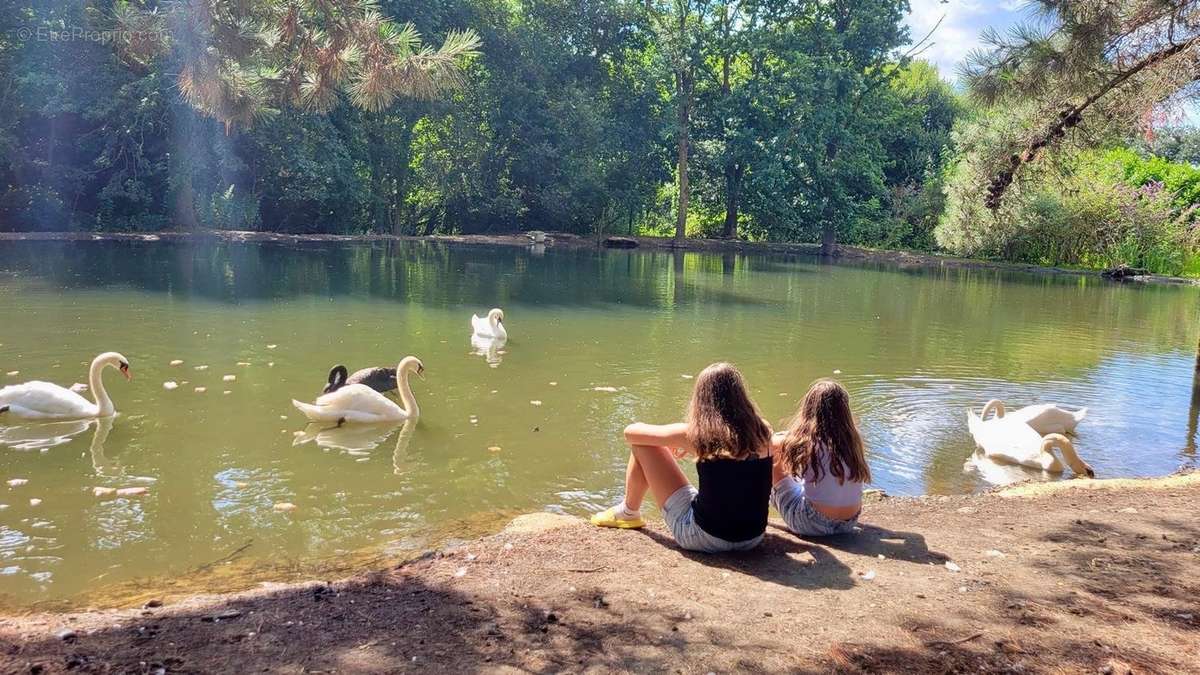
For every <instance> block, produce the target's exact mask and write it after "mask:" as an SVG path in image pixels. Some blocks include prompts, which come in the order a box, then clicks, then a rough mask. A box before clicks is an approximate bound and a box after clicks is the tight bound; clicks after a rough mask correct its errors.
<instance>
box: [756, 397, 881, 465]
mask: <svg viewBox="0 0 1200 675" xmlns="http://www.w3.org/2000/svg"><path fill="white" fill-rule="evenodd" d="M786 434H787V435H786V436H784V439H783V449H782V450H781V452H780V453H779V459H780V461H781V462H782V463H783V468H784V470H785V471H787V472H788V473H790V474H792V475H800V474H802V473H804V471H805V470H806V469H807V470H810V471H811V472H812V478H813V480H814V481H820V480H821V478H822V477H823V476H824V475H825V465H828V466H829V473H831V474H832V475H833V477H834V478H837V479H838V483H844V482H846V481H847V480H849V481H853V482H856V483H869V482H871V469H870V467H868V466H867V457H866V452H865V451H864V450H863V442H862V437H860V436H859V434H858V427H856V426H855V425H854V416H853V415H852V414H851V413H850V394H848V393H847V392H846V388H845V387H843V386H842V385H840V384H838V383H837V382H835V381H833V380H817V381H816V382H814V383H813V385H812V386H811V387H809V389H808V393H807V394H805V395H804V400H803V401H801V403H800V409H799V410H797V411H796V416H795V417H794V418H792V421H791V423H790V424H788V430H787V432H786ZM826 452H827V453H831V455H832V456H830V457H828V458H826V459H827V460H828V461H824V462H823V461H819V460H821V459H822V458H821V456H820V455H821V453H826ZM834 460H840V461H834Z"/></svg>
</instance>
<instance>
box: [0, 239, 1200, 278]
mask: <svg viewBox="0 0 1200 675" xmlns="http://www.w3.org/2000/svg"><path fill="white" fill-rule="evenodd" d="M549 236H550V239H551V242H550V244H549V245H550V246H554V247H565V248H598V247H601V246H602V241H603V237H585V236H579V235H574V234H567V233H559V232H552V233H549ZM621 238H622V239H627V240H633V241H636V242H637V244H638V245H637V247H636V248H638V249H649V250H680V251H703V252H710V253H726V252H733V253H749V254H753V253H776V254H783V255H801V256H817V255H819V254H820V246H819V245H817V244H795V243H773V242H748V241H737V240H727V239H685V240H684V241H682V242H677V241H675V240H674V239H670V238H666V237H621ZM2 241H229V242H275V243H293V244H300V243H305V242H372V241H420V242H435V243H439V242H440V243H448V244H467V245H470V244H485V245H491V246H529V245H530V241H529V238H528V237H526V236H525V235H523V234H469V235H432V236H428V237H399V236H392V235H386V234H364V235H338V234H280V233H275V232H242V231H228V230H205V231H200V232H155V233H144V234H139V233H129V232H0V242H2ZM836 259H837V260H838V261H841V262H858V263H864V264H871V263H882V264H887V265H895V266H899V267H902V268H948V269H986V270H1000V271H1009V272H1024V273H1027V274H1053V275H1073V276H1096V277H1098V276H1100V273H1099V272H1098V271H1095V270H1082V269H1070V268H1064V267H1043V266H1040V265H1026V264H1020V263H1008V262H999V261H994V260H977V259H973V258H956V257H953V256H945V255H935V254H932V253H918V252H910V251H889V250H883V249H871V248H861V247H857V246H840V247H838V255H837V256H836ZM1125 281H1127V282H1141V283H1154V284H1187V285H1197V284H1200V280H1197V279H1185V278H1181V277H1169V276H1163V275H1157V274H1151V275H1145V276H1136V277H1128V278H1127V279H1126V280H1125ZM1114 283H1120V282H1114Z"/></svg>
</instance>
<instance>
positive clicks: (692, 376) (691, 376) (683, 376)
mask: <svg viewBox="0 0 1200 675" xmlns="http://www.w3.org/2000/svg"><path fill="white" fill-rule="evenodd" d="M680 377H682V378H683V379H685V380H691V379H693V378H695V377H696V376H695V375H680Z"/></svg>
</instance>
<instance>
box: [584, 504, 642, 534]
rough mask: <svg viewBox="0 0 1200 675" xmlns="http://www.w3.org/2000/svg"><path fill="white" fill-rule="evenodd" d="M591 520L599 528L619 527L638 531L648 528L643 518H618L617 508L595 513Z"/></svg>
mask: <svg viewBox="0 0 1200 675" xmlns="http://www.w3.org/2000/svg"><path fill="white" fill-rule="evenodd" d="M591 520H592V524H593V525H596V526H599V527H619V528H621V529H623V530H636V529H637V528H639V527H645V526H646V521H645V520H642V517H641V516H634V517H633V518H626V517H624V516H618V515H617V507H616V506H614V507H612V508H607V509H604V510H603V511H601V512H600V513H593V514H592V518H591Z"/></svg>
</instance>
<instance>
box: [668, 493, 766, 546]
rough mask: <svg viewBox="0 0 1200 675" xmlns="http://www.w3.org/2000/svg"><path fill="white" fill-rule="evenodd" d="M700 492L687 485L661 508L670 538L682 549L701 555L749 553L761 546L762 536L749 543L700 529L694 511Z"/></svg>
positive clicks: (749, 540) (748, 540) (669, 498)
mask: <svg viewBox="0 0 1200 675" xmlns="http://www.w3.org/2000/svg"><path fill="white" fill-rule="evenodd" d="M698 493H699V490H697V489H696V488H695V487H694V486H692V485H684V486H683V487H681V488H679V489H678V490H676V491H675V494H673V495H671V496H670V497H668V498H667V503H666V504H663V507H662V514H663V520H665V521H667V527H669V528H670V529H671V535H672V536H674V537H675V543H677V544H679V547H680V548H683V549H687V550H688V551H697V552H699V553H724V552H726V551H749V550H750V549H752V548H754V547H755V546H758V545H759V544H760V543H762V540H763V535H761V534H760V535H758V536H757V537H755V538H753V539H747V540H746V541H725V540H724V539H722V538H720V537H714V536H712V535H711V534H709V533H707V532H705V531H704V530H702V529H700V526H699V525H697V524H696V514H695V512H694V511H692V500H693V499H695V498H696V495H697V494H698Z"/></svg>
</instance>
